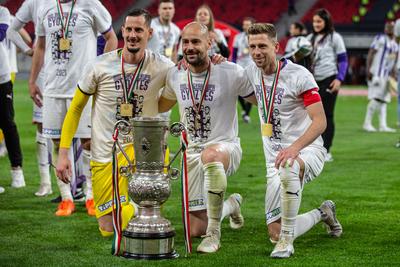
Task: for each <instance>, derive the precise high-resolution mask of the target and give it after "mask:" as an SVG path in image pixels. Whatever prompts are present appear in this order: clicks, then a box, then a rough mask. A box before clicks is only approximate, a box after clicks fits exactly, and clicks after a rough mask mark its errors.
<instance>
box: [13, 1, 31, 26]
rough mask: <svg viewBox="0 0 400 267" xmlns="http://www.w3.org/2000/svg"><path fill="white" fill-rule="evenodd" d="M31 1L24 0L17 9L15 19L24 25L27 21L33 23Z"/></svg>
mask: <svg viewBox="0 0 400 267" xmlns="http://www.w3.org/2000/svg"><path fill="white" fill-rule="evenodd" d="M32 4H33V1H31V0H26V1H24V2H23V3H22V5H21V7H20V8H19V9H18V11H17V13H16V14H15V17H16V18H17V19H18V20H19V21H20V22H22V23H24V24H26V23H28V22H29V21H33V17H32V10H33V6H32Z"/></svg>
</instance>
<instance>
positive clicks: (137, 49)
mask: <svg viewBox="0 0 400 267" xmlns="http://www.w3.org/2000/svg"><path fill="white" fill-rule="evenodd" d="M127 49H128V51H129V52H130V53H132V54H136V53H137V52H139V51H140V48H127Z"/></svg>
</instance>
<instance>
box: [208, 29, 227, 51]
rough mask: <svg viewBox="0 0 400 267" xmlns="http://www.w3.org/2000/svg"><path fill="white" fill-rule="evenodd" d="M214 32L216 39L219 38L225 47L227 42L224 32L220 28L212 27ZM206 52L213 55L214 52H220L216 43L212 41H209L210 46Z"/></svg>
mask: <svg viewBox="0 0 400 267" xmlns="http://www.w3.org/2000/svg"><path fill="white" fill-rule="evenodd" d="M214 32H215V34H216V35H217V36H218V39H219V40H220V42H222V43H223V44H224V45H225V46H226V47H227V46H228V43H227V42H226V39H225V36H224V33H223V32H222V31H221V30H220V29H214ZM208 54H209V55H210V56H212V55H214V54H221V50H220V49H219V47H218V44H217V43H216V42H214V41H212V42H211V48H210V50H209V51H208Z"/></svg>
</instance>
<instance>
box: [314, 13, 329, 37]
mask: <svg viewBox="0 0 400 267" xmlns="http://www.w3.org/2000/svg"><path fill="white" fill-rule="evenodd" d="M325 24H326V23H325V20H323V19H322V18H321V17H320V16H318V15H315V16H314V17H313V23H312V25H313V28H314V31H315V32H316V33H322V32H323V31H324V29H325V26H326V25H325Z"/></svg>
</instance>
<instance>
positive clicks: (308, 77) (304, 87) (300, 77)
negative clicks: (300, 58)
mask: <svg viewBox="0 0 400 267" xmlns="http://www.w3.org/2000/svg"><path fill="white" fill-rule="evenodd" d="M315 89H318V85H317V82H316V81H315V79H314V77H313V75H312V74H311V72H309V71H308V70H307V69H305V68H303V67H301V71H298V74H297V83H296V91H297V95H302V94H303V93H305V92H306V91H309V90H315Z"/></svg>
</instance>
